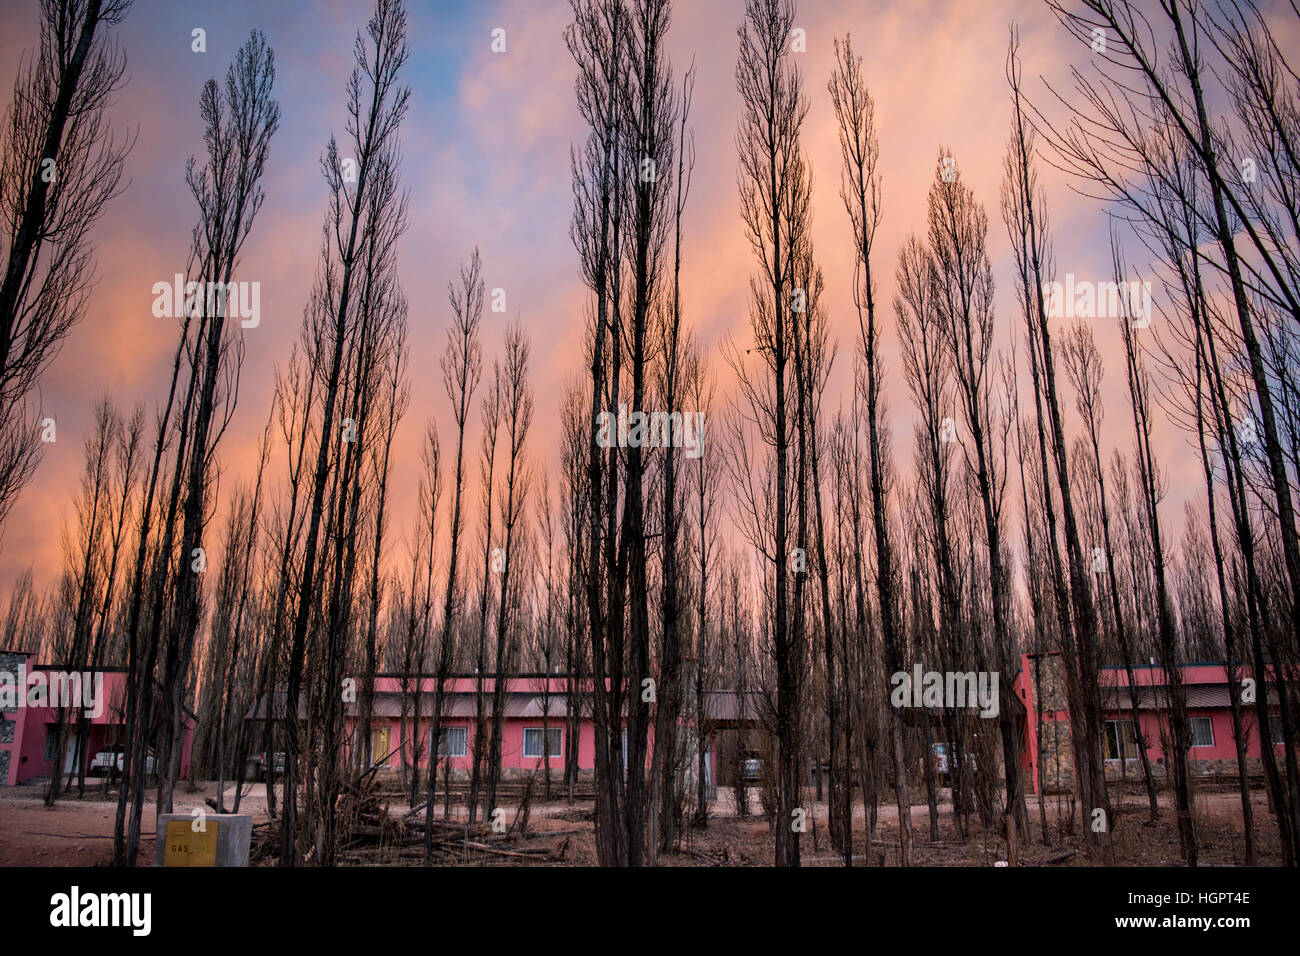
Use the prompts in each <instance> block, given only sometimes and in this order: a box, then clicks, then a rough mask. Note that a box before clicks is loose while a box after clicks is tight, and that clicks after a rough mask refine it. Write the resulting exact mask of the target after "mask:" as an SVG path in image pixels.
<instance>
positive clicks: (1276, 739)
mask: <svg viewBox="0 0 1300 956" xmlns="http://www.w3.org/2000/svg"><path fill="white" fill-rule="evenodd" d="M1268 726H1269V729H1270V730H1272V732H1273V745H1274V746H1276V747H1281V746H1282V745H1283V744H1285V743H1286V736H1285V735H1284V734H1283V733H1282V716H1281V715H1280V714H1273V715H1271V716H1270V717H1269V718H1268Z"/></svg>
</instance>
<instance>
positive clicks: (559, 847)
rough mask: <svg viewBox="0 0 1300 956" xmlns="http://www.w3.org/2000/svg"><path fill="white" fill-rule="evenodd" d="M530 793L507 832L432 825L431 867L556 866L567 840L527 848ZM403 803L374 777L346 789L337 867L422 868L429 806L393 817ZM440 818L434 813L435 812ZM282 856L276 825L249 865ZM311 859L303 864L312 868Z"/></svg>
mask: <svg viewBox="0 0 1300 956" xmlns="http://www.w3.org/2000/svg"><path fill="white" fill-rule="evenodd" d="M531 796H532V788H531V787H525V788H524V793H523V798H522V800H520V802H519V803H518V805H517V806H515V807H510V808H508V809H506V811H505V812H506V821H505V822H506V829H505V832H500V833H498V832H494V830H493V827H492V824H491V822H490V821H489V822H482V821H480V822H476V823H472V824H471V823H464V822H456V821H452V820H438V819H435V820H434V821H433V840H432V843H433V847H432V852H433V862H434V863H435V864H438V865H454V864H471V865H494V864H495V865H519V864H527V863H557V862H561V861H563V860H564V858H565V856H566V855H567V852H568V849H569V847H568V845H567V844H568V842H569V841H567V840H549V839H548V840H547V841H546V843H545V844H544V845H540V846H527V845H525V840H526V839H527V824H528V815H529V807H530V804H531V799H530V798H531ZM401 800H402V797H401V796H400V795H398V794H395V793H393V792H391V791H390V790H386V788H383V787H381V786H380V785H379V784H377V783H376V780H375V776H374V774H373V772H367V773H365V774H363V775H362V776H361V777H360V778H359V779H358V780H357V781H355V782H353V783H350V784H348V785H346V786H345V788H344V791H343V793H342V794H341V795H340V796H339V800H338V803H337V805H336V808H335V813H336V819H337V825H338V850H337V854H336V856H337V859H336V863H337V864H338V865H343V866H346V865H349V864H354V865H360V866H366V865H376V864H395V863H396V864H400V863H413V864H418V863H421V862H423V860H424V854H425V805H424V804H423V803H421V804H420V805H419V806H417V807H414V808H412V809H410V810H408V811H406V812H405V813H400V812H398V813H394V812H393V807H392V805H393V803H395V802H399V801H401ZM435 813H436V810H435ZM552 844H553V845H552ZM279 853H280V823H279V820H272V821H270V822H269V823H264V824H259V825H258V826H257V827H255V828H254V831H253V845H252V847H251V850H250V854H249V856H250V862H252V863H254V864H257V863H259V862H260V863H267V862H272V861H274V860H275V859H276V858H278V856H279ZM312 856H313V853H312V852H311V851H309V852H308V853H307V856H306V858H305V859H304V862H305V863H306V864H307V865H309V866H310V865H311V864H312V862H313V860H312Z"/></svg>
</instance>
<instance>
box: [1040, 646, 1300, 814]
mask: <svg viewBox="0 0 1300 956" xmlns="http://www.w3.org/2000/svg"><path fill="white" fill-rule="evenodd" d="M1098 676H1099V678H1100V684H1101V697H1102V709H1103V711H1104V712H1105V725H1104V727H1105V729H1104V735H1105V736H1104V738H1103V741H1102V749H1103V753H1104V756H1105V759H1106V776H1107V778H1108V779H1121V778H1123V777H1126V776H1127V777H1132V778H1135V779H1141V775H1142V765H1141V757H1140V755H1139V752H1138V738H1137V733H1138V732H1140V733H1141V734H1142V737H1143V739H1144V740H1145V741H1146V746H1147V757H1148V759H1149V760H1150V762H1151V764H1152V766H1153V769H1154V772H1155V773H1156V774H1157V775H1159V776H1163V775H1164V774H1165V772H1166V768H1165V761H1164V753H1165V749H1164V748H1165V746H1166V743H1167V739H1168V737H1169V728H1170V717H1171V713H1170V702H1169V690H1168V681H1167V679H1166V676H1165V672H1164V670H1163V669H1162V668H1160V667H1158V666H1155V665H1143V666H1140V667H1135V668H1134V669H1133V677H1134V684H1135V685H1136V690H1137V723H1136V724H1134V721H1133V703H1132V695H1131V692H1130V688H1129V681H1128V673H1127V671H1125V669H1124V668H1122V667H1105V668H1102V669H1101V670H1100V671H1099V675H1098ZM1182 680H1183V687H1184V690H1185V692H1186V694H1187V716H1188V720H1189V721H1190V723H1191V741H1192V742H1191V748H1190V750H1189V752H1188V758H1189V762H1190V764H1191V771H1192V773H1194V774H1198V775H1209V774H1216V775H1235V774H1236V773H1237V745H1236V739H1235V737H1234V736H1233V732H1232V710H1231V706H1232V705H1231V698H1230V696H1229V688H1228V675H1227V667H1226V666H1225V665H1224V664H1223V663H1221V662H1220V663H1198V664H1186V665H1184V666H1183V668H1182ZM1036 685H1037V686H1039V687H1040V693H1041V698H1042V709H1043V715H1042V733H1041V740H1040V739H1039V734H1037V733H1036V732H1035V731H1036V726H1037V721H1038V700H1037V698H1036V696H1035V686H1036ZM1265 692H1266V689H1265V688H1264V687H1262V686H1261V687H1258V688H1257V693H1261V694H1262V693H1265ZM1015 693H1016V696H1017V697H1018V698H1020V700H1021V701H1022V702H1023V703H1024V705H1025V710H1026V714H1025V717H1024V719H1025V721H1026V725H1025V727H1024V734H1023V740H1024V742H1025V743H1024V749H1023V750H1022V766H1023V767H1024V768H1025V770H1026V771H1027V774H1028V780H1027V783H1026V791H1027V792H1030V793H1036V792H1037V788H1038V765H1039V761H1040V759H1041V761H1042V769H1043V780H1044V783H1045V784H1046V786H1048V787H1055V786H1058V785H1061V786H1068V785H1069V781H1070V780H1072V779H1073V769H1074V765H1073V755H1072V745H1071V743H1070V715H1069V711H1068V707H1067V704H1066V696H1065V684H1064V676H1063V674H1062V669H1061V658H1060V655H1059V654H1043V655H1041V656H1031V655H1028V654H1024V655H1021V669H1020V674H1019V675H1018V676H1017V678H1016V682H1015ZM1267 693H1268V695H1269V698H1268V701H1269V713H1270V714H1271V715H1272V726H1271V727H1270V728H1268V730H1267V731H1266V736H1267V737H1268V738H1269V739H1270V740H1271V743H1272V746H1273V747H1274V749H1275V752H1276V753H1277V754H1278V758H1279V760H1281V756H1282V751H1283V748H1284V744H1283V739H1282V731H1281V726H1280V722H1279V721H1278V719H1277V708H1276V696H1275V693H1276V692H1275V691H1274V689H1273V688H1272V687H1269V688H1268V689H1267ZM1242 733H1243V735H1244V737H1245V741H1244V742H1245V753H1246V766H1247V769H1248V771H1249V772H1250V773H1252V774H1253V773H1257V772H1260V771H1261V769H1262V762H1261V757H1260V754H1261V751H1260V741H1261V739H1262V738H1263V736H1265V735H1261V733H1260V729H1259V727H1258V720H1257V716H1256V710H1255V705H1254V704H1245V705H1243V707H1242ZM1040 751H1041V753H1040Z"/></svg>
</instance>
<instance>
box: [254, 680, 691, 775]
mask: <svg viewBox="0 0 1300 956" xmlns="http://www.w3.org/2000/svg"><path fill="white" fill-rule="evenodd" d="M403 683H404V681H403V678H401V677H397V676H393V675H380V676H377V677H376V678H375V692H374V708H373V713H372V717H371V731H370V746H369V754H370V759H372V760H373V761H374V762H376V763H377V764H379V766H380V767H391V768H393V769H399V768H400V767H401V766H402V762H403V761H406V762H408V763H409V761H410V759H411V753H412V740H413V739H415V735H416V734H417V733H418V735H419V737H418V740H419V764H420V766H427V765H428V763H429V753H430V746H431V743H432V735H433V702H434V691H435V685H436V682H435V680H434V678H432V677H428V676H421V677H420V678H418V679H416V678H412V679H411V680H410V681H408V682H406V686H405V687H403ZM495 683H496V682H495V679H494V678H491V677H486V678H484V680H483V693H484V696H485V701H484V711H485V720H486V721H487V730H488V733H489V734H490V733H491V720H492V693H493V691H494V690H495ZM568 683H569V681H568V678H566V677H544V676H540V675H523V676H520V677H516V678H512V679H511V680H510V681H509V686H508V688H507V690H506V693H505V709H504V716H503V720H502V742H501V766H502V771H503V775H504V776H505V777H507V778H509V777H518V776H523V775H525V774H529V773H531V772H533V771H539V770H541V769H542V768H543V766H544V764H545V761H546V759H547V758H549V761H550V766H551V770H552V772H553V773H558V772H560V771H562V769H563V767H564V765H565V760H566V755H567V754H568V753H569V751H570V750H571V749H576V753H577V760H578V770H579V772H580V773H581V772H591V771H593V770H594V769H595V766H596V735H595V730H596V728H595V724H594V721H593V720H592V718H591V716H590V715H591V700H590V691H588V690H582V691H579V692H578V694H577V700H578V711H579V712H578V714H577V715H576V720H575V721H573V722H572V723H570V722H569V721H568V720H567V716H568V706H569V696H568V692H567V688H568ZM476 685H477V679H476V678H474V677H465V676H463V675H461V676H456V677H454V678H450V679H448V681H447V682H446V684H445V685H444V691H443V693H444V697H443V708H442V713H443V719H442V729H441V734H440V736H441V738H442V746H441V747H440V748H439V753H440V759H439V765H440V768H441V767H442V766H447V765H449V766H450V768H451V771H452V774H453V776H462V775H466V774H468V773H469V772H470V769H471V767H472V765H473V754H474V726H475V688H476ZM284 696H285V695H284V692H283V691H280V692H278V693H277V694H276V695H275V702H276V708H277V711H279V710H282V709H283V707H284ZM351 697H352V694H349V695H348V700H347V702H346V703H345V705H344V706H345V720H346V724H345V726H346V732H345V739H344V740H342V741H340V747H341V749H342V750H343V751H344V753H345V754H346V753H348V752H350V748H351V742H352V741H353V740H355V739H356V736H357V734H358V732H359V730H360V727H361V723H362V721H361V719H360V714H361V710H360V707H361V702H362V697H363V691H362V688H361V682H360V680H359V679H358V680H357V682H356V685H355V697H356V700H352V699H351ZM417 706H418V710H419V719H418V730H417V729H416V727H417V722H416V720H415V711H416V708H417ZM404 708H405V717H404V719H403V709H404ZM301 713H302V706H301V705H300V717H301ZM246 719H248V720H253V721H259V722H260V721H262V720H265V719H266V703H265V701H262V702H259V704H258V706H257V707H255V708H254V709H253V710H252V711H250V712H249V713H248V715H247V718H246ZM706 723H707V724H709V727H706V729H705V731H704V732H705V734H706V735H707V736H709V745H708V756H707V762H706V770H707V781H706V782H708V783H712V781H713V779H714V774H715V770H716V742H715V740H714V739H713V735H712V726H713V722H712V721H706ZM681 725H682V732H683V733H684V734H687V735H689V736H690V737H691V738H692V739H693V738H694V736H695V734H696V732H697V731H696V730H695V721H694V720H693V719H688V718H684V719H683V720H682V721H681ZM652 734H653V729H652ZM626 736H627V735H626V733H624V735H623V747H624V750H623V753H624V760H625V761H626V753H627V750H626V748H627V739H626ZM254 739H255V740H260V739H261V738H260V736H255V737H254ZM691 746H693V744H692V745H691ZM486 750H487V740H485V741H484V753H485V754H486ZM444 758H445V762H444ZM692 763H694V762H692ZM692 769H694V767H692Z"/></svg>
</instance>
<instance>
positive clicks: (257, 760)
mask: <svg viewBox="0 0 1300 956" xmlns="http://www.w3.org/2000/svg"><path fill="white" fill-rule="evenodd" d="M274 761H275V763H274V766H275V773H276V775H277V776H279V775H280V774H282V773H284V751H283V750H277V751H276V752H275V754H274ZM267 763H268V761H267V759H266V754H265V753H260V754H250V755H249V758H248V771H247V776H248V777H250V778H251V779H253V780H265V779H266V767H267Z"/></svg>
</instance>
